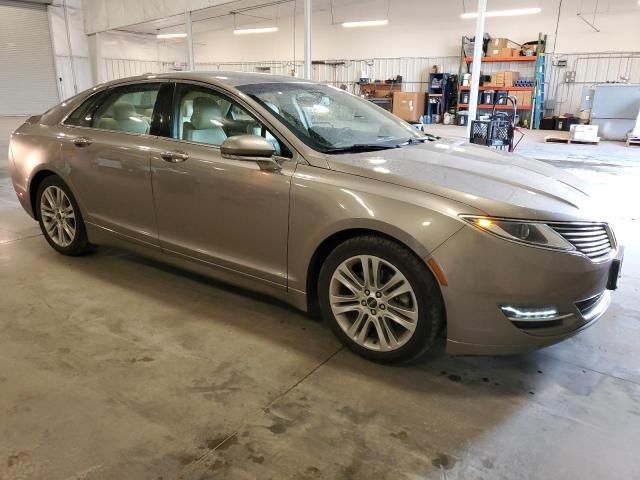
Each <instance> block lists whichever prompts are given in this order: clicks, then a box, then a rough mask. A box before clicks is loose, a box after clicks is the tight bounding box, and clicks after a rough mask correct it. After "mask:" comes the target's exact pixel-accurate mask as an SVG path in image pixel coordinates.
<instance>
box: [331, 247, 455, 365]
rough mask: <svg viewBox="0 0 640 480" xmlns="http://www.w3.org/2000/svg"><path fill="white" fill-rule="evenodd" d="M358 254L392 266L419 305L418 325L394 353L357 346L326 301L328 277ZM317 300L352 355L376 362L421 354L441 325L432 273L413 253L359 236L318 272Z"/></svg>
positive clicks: (441, 311) (441, 305)
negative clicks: (402, 278) (397, 271)
mask: <svg viewBox="0 0 640 480" xmlns="http://www.w3.org/2000/svg"><path fill="white" fill-rule="evenodd" d="M358 255H372V256H376V257H379V258H381V259H383V260H385V261H387V262H389V263H391V264H392V265H393V266H394V267H395V268H397V269H398V270H399V271H400V272H401V273H402V274H403V275H404V276H405V277H406V278H407V280H408V281H409V283H410V285H411V287H412V288H413V292H414V295H415V297H416V302H417V304H418V324H417V326H416V329H415V331H414V333H413V335H412V337H411V338H410V339H409V341H408V342H407V343H406V344H404V345H403V346H402V347H400V348H398V349H397V350H393V351H391V352H377V351H375V350H370V349H368V348H366V347H363V346H361V345H359V344H357V343H356V342H354V341H353V340H352V339H351V338H349V336H348V335H347V334H346V333H345V332H344V331H343V330H342V328H341V327H340V325H339V323H338V321H337V320H336V318H335V316H334V315H333V311H332V310H331V304H330V301H329V290H330V282H331V277H332V275H333V273H334V272H335V270H336V268H337V267H338V266H339V265H340V264H341V263H342V262H343V261H345V260H347V259H348V258H351V257H354V256H358ZM318 299H319V303H320V310H321V312H322V316H323V318H324V320H325V321H326V322H327V323H328V324H329V325H330V327H331V329H332V330H333V331H334V333H335V334H336V335H337V336H338V338H339V339H340V340H341V341H342V342H343V343H344V344H345V345H346V346H347V347H348V348H350V349H351V350H353V351H354V352H356V353H358V354H359V355H362V356H363V357H366V358H368V359H370V360H374V361H377V362H383V363H393V362H402V361H408V360H412V359H414V358H416V357H418V356H420V355H422V354H423V353H425V352H426V351H427V350H428V349H429V347H430V346H431V345H432V344H433V343H434V341H435V339H436V337H437V335H438V333H439V332H440V330H441V328H442V326H443V323H444V303H443V300H442V294H441V292H440V287H439V285H438V284H437V282H436V280H435V279H434V277H433V275H432V273H431V271H430V270H429V269H428V268H427V267H426V265H424V263H423V262H422V261H421V260H420V259H419V258H418V257H417V256H416V255H415V254H414V253H413V252H411V251H409V250H408V249H406V248H404V247H402V246H401V245H398V244H397V243H395V242H393V241H391V240H387V239H384V238H377V237H358V238H355V239H351V240H347V241H346V242H345V243H343V244H341V245H339V246H338V247H337V248H336V249H335V250H333V252H331V254H329V256H328V257H327V259H326V260H325V262H324V265H323V266H322V268H321V270H320V277H319V281H318Z"/></svg>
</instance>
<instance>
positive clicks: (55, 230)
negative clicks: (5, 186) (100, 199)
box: [36, 175, 93, 256]
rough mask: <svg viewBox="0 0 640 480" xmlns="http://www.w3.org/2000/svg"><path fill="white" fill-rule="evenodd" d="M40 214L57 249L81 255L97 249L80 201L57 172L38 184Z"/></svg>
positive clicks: (45, 234)
mask: <svg viewBox="0 0 640 480" xmlns="http://www.w3.org/2000/svg"><path fill="white" fill-rule="evenodd" d="M36 214H37V216H38V223H39V224H40V230H42V234H43V235H44V238H45V239H46V240H47V242H48V243H49V245H51V246H52V247H53V249H54V250H56V251H57V252H59V253H61V254H63V255H69V256H78V255H84V254H87V253H89V252H91V251H92V250H93V245H91V244H90V243H89V241H88V239H87V231H86V228H85V226H84V221H83V219H82V213H81V212H80V208H79V207H78V202H76V199H75V197H74V196H73V194H72V193H71V190H70V189H69V187H68V186H67V184H66V183H64V181H62V179H61V178H60V177H58V176H57V175H51V176H49V177H46V178H45V179H44V180H43V181H42V183H40V185H39V186H38V191H37V193H36Z"/></svg>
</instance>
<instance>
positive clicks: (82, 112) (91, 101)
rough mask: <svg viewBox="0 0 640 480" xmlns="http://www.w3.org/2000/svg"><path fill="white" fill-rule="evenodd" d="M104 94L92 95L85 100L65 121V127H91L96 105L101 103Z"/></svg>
mask: <svg viewBox="0 0 640 480" xmlns="http://www.w3.org/2000/svg"><path fill="white" fill-rule="evenodd" d="M103 93H104V92H100V93H97V94H95V95H91V96H90V97H89V98H88V99H87V100H85V101H84V102H83V103H82V104H80V106H79V107H78V108H76V109H75V110H74V111H73V113H71V115H69V116H68V117H67V119H66V120H65V121H64V123H65V125H74V126H76V127H88V126H90V125H91V120H92V118H93V117H92V116H93V112H94V111H95V108H96V105H97V104H98V103H99V101H100V99H101V98H102V96H103Z"/></svg>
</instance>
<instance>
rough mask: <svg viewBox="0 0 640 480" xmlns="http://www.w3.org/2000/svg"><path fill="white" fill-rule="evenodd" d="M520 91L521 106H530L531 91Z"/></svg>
mask: <svg viewBox="0 0 640 480" xmlns="http://www.w3.org/2000/svg"><path fill="white" fill-rule="evenodd" d="M520 93H522V94H523V95H522V106H523V107H530V106H531V100H532V98H531V97H532V93H531V92H520Z"/></svg>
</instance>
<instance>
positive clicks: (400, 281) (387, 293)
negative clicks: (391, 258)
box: [329, 255, 418, 351]
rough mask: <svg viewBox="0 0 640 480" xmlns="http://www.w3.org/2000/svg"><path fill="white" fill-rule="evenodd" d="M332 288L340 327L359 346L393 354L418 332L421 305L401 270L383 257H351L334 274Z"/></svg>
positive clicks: (330, 297)
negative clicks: (419, 305)
mask: <svg viewBox="0 0 640 480" xmlns="http://www.w3.org/2000/svg"><path fill="white" fill-rule="evenodd" d="M329 288H330V291H329V301H330V304H331V310H332V312H333V315H334V316H335V318H336V320H337V322H338V325H340V328H341V329H342V330H343V331H344V332H345V333H346V334H347V336H348V337H349V338H350V339H351V340H352V341H354V342H356V343H357V344H358V345H361V346H363V347H365V348H368V349H370V350H374V351H393V350H396V349H398V348H400V347H402V346H403V345H404V344H406V343H407V342H408V341H409V340H410V339H411V337H412V335H413V333H414V332H415V330H416V326H417V323H418V302H417V300H416V295H415V293H414V291H413V287H412V286H411V284H410V283H409V280H408V279H407V278H406V277H405V276H404V275H403V274H402V272H400V270H399V269H398V268H396V267H395V266H394V265H392V264H391V263H390V262H388V261H386V260H384V259H382V258H379V257H376V256H372V255H359V256H355V257H351V258H348V259H347V260H345V261H344V262H342V263H341V264H340V265H339V266H338V267H337V268H336V269H335V271H334V272H333V275H332V276H331V281H330V287H329Z"/></svg>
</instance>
